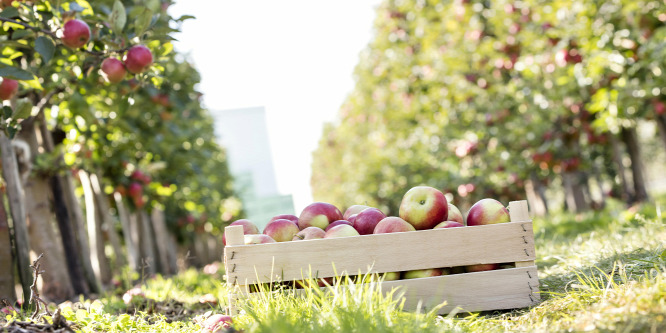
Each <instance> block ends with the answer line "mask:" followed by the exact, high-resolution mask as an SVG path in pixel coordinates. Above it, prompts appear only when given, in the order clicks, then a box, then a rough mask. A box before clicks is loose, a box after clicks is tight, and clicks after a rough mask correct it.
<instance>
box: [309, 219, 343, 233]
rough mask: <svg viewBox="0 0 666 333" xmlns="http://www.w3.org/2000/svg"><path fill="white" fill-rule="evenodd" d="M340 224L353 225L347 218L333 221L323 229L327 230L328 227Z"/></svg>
mask: <svg viewBox="0 0 666 333" xmlns="http://www.w3.org/2000/svg"><path fill="white" fill-rule="evenodd" d="M341 224H347V225H351V226H353V225H352V223H351V222H349V221H347V220H337V221H333V222H331V224H329V225H328V226H327V227H326V229H325V230H326V231H328V229H331V228H333V227H335V226H336V225H341ZM306 229H307V228H306Z"/></svg>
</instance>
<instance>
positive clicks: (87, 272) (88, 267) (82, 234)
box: [58, 172, 101, 293]
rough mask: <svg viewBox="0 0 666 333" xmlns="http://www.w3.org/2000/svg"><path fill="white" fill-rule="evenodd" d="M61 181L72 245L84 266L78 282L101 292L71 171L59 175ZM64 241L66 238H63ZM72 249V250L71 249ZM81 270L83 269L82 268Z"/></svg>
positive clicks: (96, 291) (93, 290) (91, 289)
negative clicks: (91, 259) (69, 223)
mask: <svg viewBox="0 0 666 333" xmlns="http://www.w3.org/2000/svg"><path fill="white" fill-rule="evenodd" d="M58 178H59V182H61V183H62V184H63V185H64V186H63V199H64V200H65V202H66V203H65V206H66V207H67V213H68V216H67V217H68V218H69V221H71V222H72V223H71V225H70V226H69V227H68V229H69V230H70V232H71V233H72V235H71V237H72V241H73V242H74V244H71V246H73V247H75V249H74V251H76V250H78V251H77V257H78V259H79V260H80V265H81V266H80V267H82V272H80V273H79V274H81V277H80V280H79V281H78V283H80V284H82V285H83V286H84V287H85V289H86V290H90V291H91V292H93V293H100V291H101V290H100V286H99V281H98V280H97V278H96V277H95V272H94V271H93V268H92V262H91V261H90V245H89V242H88V233H87V232H86V227H85V222H84V219H83V210H82V209H81V205H80V204H79V199H78V198H77V197H76V192H75V190H74V179H73V178H72V174H71V173H70V172H66V173H65V174H64V175H63V176H60V177H58ZM61 230H62V229H61ZM63 241H64V240H63ZM70 251H71V250H70ZM80 270H81V269H80Z"/></svg>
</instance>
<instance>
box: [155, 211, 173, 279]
mask: <svg viewBox="0 0 666 333" xmlns="http://www.w3.org/2000/svg"><path fill="white" fill-rule="evenodd" d="M151 220H152V221H153V229H155V240H156V242H155V245H157V257H158V261H159V263H160V268H161V270H160V272H161V273H162V274H170V273H171V272H172V267H171V266H170V265H169V263H170V261H169V252H168V251H167V247H168V244H169V239H168V236H169V235H168V233H167V230H166V223H165V221H164V212H163V211H162V210H160V209H157V208H153V212H152V214H151Z"/></svg>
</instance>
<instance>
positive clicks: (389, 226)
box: [372, 216, 416, 234]
mask: <svg viewBox="0 0 666 333" xmlns="http://www.w3.org/2000/svg"><path fill="white" fill-rule="evenodd" d="M406 231H416V229H414V226H413V225H411V224H409V222H407V221H405V220H403V219H401V218H399V217H397V216H389V217H387V218H385V219H383V220H381V221H379V223H377V225H376V226H375V230H373V232H372V233H373V234H388V233H392V232H406Z"/></svg>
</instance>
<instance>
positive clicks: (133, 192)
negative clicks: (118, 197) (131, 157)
mask: <svg viewBox="0 0 666 333" xmlns="http://www.w3.org/2000/svg"><path fill="white" fill-rule="evenodd" d="M127 194H128V195H129V196H130V197H133V198H135V197H139V196H141V195H142V194H143V187H142V186H141V184H139V183H137V182H133V183H132V184H130V185H129V188H128V189H127Z"/></svg>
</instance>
